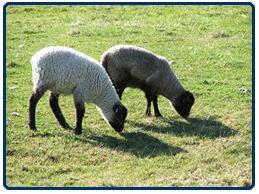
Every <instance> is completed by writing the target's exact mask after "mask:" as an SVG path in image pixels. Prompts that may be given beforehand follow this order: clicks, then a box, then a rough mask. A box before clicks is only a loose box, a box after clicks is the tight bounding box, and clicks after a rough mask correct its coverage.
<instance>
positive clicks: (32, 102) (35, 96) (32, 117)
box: [29, 89, 46, 131]
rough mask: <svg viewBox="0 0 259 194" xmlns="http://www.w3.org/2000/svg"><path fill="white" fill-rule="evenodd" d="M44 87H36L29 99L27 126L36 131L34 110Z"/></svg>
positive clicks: (43, 91)
mask: <svg viewBox="0 0 259 194" xmlns="http://www.w3.org/2000/svg"><path fill="white" fill-rule="evenodd" d="M45 91H46V90H45V89H38V90H36V91H34V92H33V93H32V95H31V97H30V99H29V127H30V129H31V130H33V131H36V130H37V128H36V121H35V112H36V106H37V103H38V102H39V100H40V98H41V97H42V96H43V94H44V93H45Z"/></svg>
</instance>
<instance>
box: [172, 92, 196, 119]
mask: <svg viewBox="0 0 259 194" xmlns="http://www.w3.org/2000/svg"><path fill="white" fill-rule="evenodd" d="M172 104H173V106H174V108H175V110H176V111H177V112H178V113H179V114H180V115H181V116H182V117H184V118H187V117H188V116H189V114H190V110H191V108H192V105H193V104H194V97H193V94H192V93H191V92H189V91H184V92H183V93H181V94H180V95H178V96H177V97H176V99H175V100H174V101H173V102H172Z"/></svg>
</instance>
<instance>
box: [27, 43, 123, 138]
mask: <svg viewBox="0 0 259 194" xmlns="http://www.w3.org/2000/svg"><path fill="white" fill-rule="evenodd" d="M31 64H32V77H33V93H32V95H31V97H30V100H29V127H30V129H32V130H35V131H36V124H35V109H36V105H37V103H38V101H39V99H40V98H41V97H42V96H43V94H44V93H45V92H46V91H47V90H49V91H50V93H49V104H50V107H51V109H52V111H53V113H54V115H55V117H56V118H57V120H58V122H59V123H60V125H61V126H62V127H63V128H70V127H69V125H68V124H67V122H66V120H65V118H64V116H63V114H62V112H61V110H60V107H59V104H58V98H59V95H60V94H65V95H69V94H73V98H74V104H75V107H76V127H75V129H74V130H75V133H76V134H81V132H82V119H83V116H84V112H85V108H84V103H85V102H87V103H94V104H95V105H96V106H97V107H98V110H99V111H100V112H101V114H102V116H103V118H104V119H105V120H106V121H107V122H109V123H110V125H111V126H112V127H113V128H114V129H115V130H116V131H117V132H121V131H122V130H123V127H124V122H125V119H126V116H127V109H126V108H125V107H124V106H123V105H122V103H121V102H120V99H119V97H118V95H117V93H116V91H115V89H114V87H113V85H112V82H111V81H110V79H109V77H108V75H107V73H106V72H105V70H104V68H103V67H102V66H101V65H100V64H99V62H97V61H96V60H94V59H92V58H90V57H88V56H86V55H84V54H82V53H80V52H78V51H75V50H73V49H71V48H67V47H59V46H53V47H46V48H43V49H42V50H40V51H38V52H37V53H36V54H35V55H34V56H33V57H32V59H31Z"/></svg>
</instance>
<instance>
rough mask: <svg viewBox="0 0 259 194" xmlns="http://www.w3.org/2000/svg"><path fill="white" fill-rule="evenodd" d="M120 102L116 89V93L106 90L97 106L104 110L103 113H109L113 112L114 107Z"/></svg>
mask: <svg viewBox="0 0 259 194" xmlns="http://www.w3.org/2000/svg"><path fill="white" fill-rule="evenodd" d="M119 101H120V99H119V97H118V96H117V94H116V91H115V89H114V92H112V91H111V90H104V92H103V95H101V96H100V97H99V98H98V101H97V102H96V105H97V106H98V107H99V108H100V109H101V110H102V112H103V113H108V112H110V111H111V109H112V106H113V105H114V104H115V103H117V102H119Z"/></svg>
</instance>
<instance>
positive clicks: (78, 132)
mask: <svg viewBox="0 0 259 194" xmlns="http://www.w3.org/2000/svg"><path fill="white" fill-rule="evenodd" d="M74 133H75V134H76V135H80V134H82V129H79V128H75V129H74Z"/></svg>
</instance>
